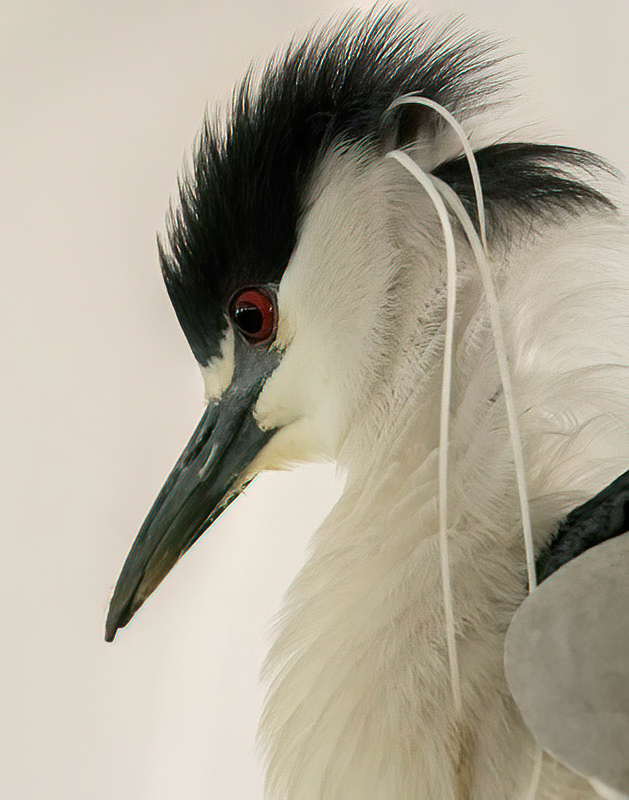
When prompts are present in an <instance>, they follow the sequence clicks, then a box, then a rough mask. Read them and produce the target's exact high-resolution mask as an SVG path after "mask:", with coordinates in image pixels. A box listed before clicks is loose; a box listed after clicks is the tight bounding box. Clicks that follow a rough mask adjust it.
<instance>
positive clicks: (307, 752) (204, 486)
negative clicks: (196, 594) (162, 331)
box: [107, 10, 629, 800]
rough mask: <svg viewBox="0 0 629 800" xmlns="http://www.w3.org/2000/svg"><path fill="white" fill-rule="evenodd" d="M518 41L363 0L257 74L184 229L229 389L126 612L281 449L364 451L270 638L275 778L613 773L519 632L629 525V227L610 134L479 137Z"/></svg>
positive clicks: (576, 787) (192, 313) (143, 547)
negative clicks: (555, 577) (552, 592)
mask: <svg viewBox="0 0 629 800" xmlns="http://www.w3.org/2000/svg"><path fill="white" fill-rule="evenodd" d="M497 64H498V60H497V57H496V55H495V53H494V49H493V47H492V45H491V44H490V43H489V42H488V40H486V39H485V38H483V37H479V36H466V35H463V34H461V33H460V32H458V31H457V30H456V29H455V28H453V27H449V28H446V29H441V30H437V29H436V28H434V27H431V26H430V25H429V24H419V25H417V24H415V23H412V22H408V21H406V20H405V18H404V16H403V14H401V13H400V12H398V11H395V10H393V11H392V10H385V11H384V12H372V13H370V14H367V15H354V16H350V17H348V18H345V20H343V21H342V23H341V24H340V25H339V26H338V27H331V28H328V29H324V30H323V31H322V32H319V33H314V34H312V35H310V36H308V37H307V38H306V39H305V40H304V41H303V42H302V43H296V44H293V45H292V46H291V47H290V48H289V50H288V51H287V52H286V54H285V55H283V56H279V57H277V58H276V59H274V60H273V61H271V63H270V64H269V65H268V66H267V67H266V69H265V70H264V71H263V72H262V75H261V76H260V78H259V80H256V79H255V77H254V75H253V73H251V74H249V75H248V76H247V77H246V78H245V80H244V82H243V83H242V85H241V86H240V88H239V89H238V90H237V91H236V93H235V95H234V99H233V103H232V107H231V111H230V113H229V115H228V118H227V121H226V123H225V124H224V125H221V124H220V123H219V122H214V121H212V122H208V123H207V124H206V126H205V127H204V129H203V131H202V134H201V136H200V139H199V142H198V148H197V152H196V158H195V162H194V169H193V172H192V174H191V175H189V176H188V177H186V178H184V180H183V181H182V186H181V200H180V205H179V208H178V210H176V211H175V212H174V214H173V216H172V219H171V224H170V235H169V244H168V246H164V247H163V248H162V250H161V259H162V266H163V272H164V277H165V280H166V285H167V288H168V292H169V295H170V298H171V300H172V302H173V305H174V307H175V310H176V313H177V316H178V318H179V321H180V323H181V326H182V328H183V330H184V333H185V335H186V337H187V339H188V342H189V343H190V346H191V348H192V351H193V353H194V355H195V357H196V359H197V361H198V362H199V364H200V365H201V370H202V373H203V377H204V380H205V385H206V390H207V397H208V407H207V410H206V412H205V414H204V416H203V418H202V420H201V422H200V423H199V426H198V428H197V429H196V431H195V432H194V434H193V436H192V439H191V440H190V443H189V444H188V446H187V447H186V449H185V451H184V453H183V454H182V456H181V458H180V460H179V461H178V462H177V464H176V466H175V468H174V470H173V472H172V474H171V476H170V477H169V479H168V481H167V482H166V485H165V486H164V488H163V490H162V492H161V493H160V495H159V497H158V498H157V500H156V502H155V504H154V506H153V508H152V509H151V511H150V513H149V515H148V518H147V520H146V522H145V523H144V526H143V527H142V530H141V531H140V534H139V535H138V538H137V540H136V542H135V544H134V546H133V548H132V550H131V553H130V554H129V557H128V559H127V562H126V564H125V566H124V569H123V571H122V574H121V576H120V579H119V581H118V585H117V587H116V590H115V594H114V597H113V599H112V602H111V608H110V613H109V617H108V621H107V638H108V639H109V640H111V639H113V638H114V636H115V634H116V631H117V629H118V628H119V627H122V626H124V625H126V624H127V623H128V622H129V620H130V619H131V617H132V616H133V614H134V613H135V612H136V611H137V609H138V608H139V607H140V606H141V605H142V603H143V602H144V601H145V600H146V598H147V597H148V596H149V595H150V594H151V592H152V591H153V590H154V589H155V588H156V587H157V585H158V584H159V583H160V581H161V580H162V579H163V578H164V577H165V575H166V574H167V573H168V571H169V570H170V569H171V568H172V567H173V565H174V564H175V563H176V561H177V560H178V559H179V558H180V557H181V555H182V554H183V553H184V552H185V551H186V550H187V549H188V548H189V547H190V546H191V545H192V544H193V542H194V541H195V540H196V539H198V537H199V536H201V534H202V533H203V532H204V531H205V530H206V528H207V527H208V526H209V525H211V523H212V522H213V521H214V520H215V519H216V518H217V517H218V515H219V514H220V513H221V512H222V511H223V510H224V509H225V508H226V507H227V506H228V504H229V503H231V502H232V500H234V498H235V497H237V495H238V493H239V492H241V491H242V490H243V488H244V487H245V486H246V485H247V483H248V482H249V481H250V480H251V479H252V478H253V477H254V476H255V475H256V474H257V473H258V472H260V471H261V470H264V469H276V468H281V467H285V466H289V465H291V464H294V463H296V462H301V461H307V460H312V459H335V460H337V461H339V462H340V463H341V464H342V465H343V466H344V468H345V469H346V471H347V484H346V488H345V492H344V494H343V496H342V498H341V499H340V501H339V502H338V504H337V505H336V507H335V508H334V510H333V511H332V513H331V514H330V516H329V517H328V518H327V520H326V521H325V522H324V524H323V525H322V527H321V528H320V530H319V531H318V532H317V534H316V535H315V537H314V541H313V544H312V550H311V553H310V558H309V560H308V562H307V564H306V566H305V567H304V569H303V570H302V572H301V574H300V575H299V576H298V578H297V579H296V580H295V582H294V584H293V586H292V588H291V589H290V591H289V594H288V597H287V600H286V604H285V609H284V612H283V619H282V623H281V626H280V631H279V635H278V638H277V641H276V644H275V645H274V647H273V649H272V651H271V654H270V656H269V661H268V667H267V669H268V676H269V680H270V694H269V698H268V702H267V706H266V711H265V714H264V718H263V722H262V734H263V738H264V741H265V743H266V747H267V754H268V763H269V766H268V791H269V796H270V797H273V798H284V800H315V798H316V799H317V800H333V799H334V800H340V799H341V798H342V799H343V800H420V798H422V799H423V800H507V799H509V800H511V799H512V798H513V799H514V800H516V799H519V798H522V800H524V798H526V797H530V798H532V797H535V796H536V797H539V798H566V799H569V800H577V798H588V797H593V796H594V794H593V789H592V787H591V785H590V783H588V781H586V780H585V779H583V778H581V777H579V776H578V775H577V774H575V772H574V771H572V770H570V769H567V768H566V767H564V766H562V765H560V764H559V763H557V762H556V761H555V760H554V759H553V758H552V757H551V756H549V755H548V754H546V755H545V756H544V757H543V759H542V758H541V756H540V752H541V751H540V750H539V748H538V746H537V745H536V744H535V743H534V740H533V739H532V737H531V735H530V733H529V732H528V730H527V728H526V726H525V724H524V723H523V721H522V718H521V716H520V713H519V711H518V710H517V708H516V705H515V703H514V701H513V698H512V695H511V693H510V691H509V689H508V687H507V684H506V681H505V673H504V666H503V649H504V641H505V633H506V631H507V628H508V627H509V623H510V621H511V618H512V616H513V614H514V612H515V611H516V609H517V608H518V607H519V606H520V605H521V604H522V602H523V600H524V598H525V596H526V594H527V584H528V586H530V587H531V588H532V587H533V586H534V584H535V569H534V553H537V554H539V552H540V551H543V552H542V556H541V561H539V560H538V564H540V565H541V568H542V569H543V570H545V571H546V572H550V571H552V570H553V569H555V568H556V567H557V566H561V565H562V564H563V563H565V562H566V561H570V560H571V558H572V557H573V556H574V555H578V553H579V552H580V551H582V550H584V549H585V548H586V547H588V546H590V545H591V544H594V543H596V542H597V541H600V540H601V539H605V538H608V537H610V536H612V535H613V534H617V533H620V532H622V530H624V524H625V523H624V516H623V515H621V517H622V519H620V520H619V519H618V514H616V517H614V518H613V519H612V517H613V516H614V515H613V514H612V513H611V512H610V508H611V507H612V506H613V508H617V506H618V502H617V497H618V492H617V491H616V489H617V488H618V486H617V485H616V484H613V481H614V480H615V479H616V478H617V477H618V476H619V475H620V474H621V473H623V472H624V471H625V469H626V467H627V454H628V453H629V403H627V398H628V397H629V369H628V367H629V313H628V311H627V309H628V303H629V300H628V298H629V272H628V271H627V269H626V268H625V266H624V265H623V258H622V257H623V252H624V251H625V250H626V246H625V245H626V243H625V242H624V231H623V229H622V226H621V223H620V222H619V220H618V216H617V214H616V212H615V210H614V207H613V205H612V204H611V203H610V202H609V201H608V200H607V199H606V198H605V197H604V196H603V195H602V194H600V193H599V191H597V190H596V189H595V188H592V186H591V185H590V184H589V183H588V181H589V180H590V179H594V178H595V177H596V174H597V173H599V172H601V170H604V165H603V164H602V163H601V162H600V161H599V160H598V159H596V158H595V157H594V156H592V155H590V154H588V153H584V152H581V151H577V150H573V149H568V148H563V147H558V146H548V145H539V144H528V143H518V142H508V141H502V142H500V143H487V142H485V143H483V142H482V141H480V145H483V146H482V147H480V148H479V143H478V142H476V138H475V135H476V133H477V132H478V131H479V130H482V126H481V121H480V120H481V116H482V114H483V113H485V112H487V111H488V110H492V109H494V110H495V107H496V102H497V101H496V99H495V92H496V90H497V89H498V88H499V87H500V86H501V78H500V77H499V74H498V72H497ZM459 123H462V124H463V125H464V126H465V128H466V130H467V131H468V132H469V133H472V134H474V141H475V145H476V147H477V149H476V152H475V157H474V156H472V155H471V148H470V145H469V140H468V139H467V138H466V136H465V135H464V134H463V133H462V129H461V128H460V125H459ZM462 151H465V157H464V156H462V155H461V153H462ZM478 176H479V178H480V180H479V179H478ZM610 484H611V485H612V488H611V489H609V490H607V493H605V492H604V493H603V495H601V496H600V497H599V498H597V499H596V500H595V501H594V502H593V505H592V503H590V504H589V505H588V504H587V501H590V500H591V499H592V498H593V497H595V495H597V493H599V492H601V491H602V490H605V487H608V485H610ZM614 487H616V488H614ZM623 487H624V484H623ZM623 491H624V488H623ZM584 504H585V505H584ZM614 504H615V505H614ZM581 506H582V509H583V510H582V511H579V512H578V513H577V516H578V514H579V513H580V514H581V516H580V517H579V521H578V524H575V517H574V516H571V517H567V519H566V515H567V514H568V512H570V511H571V510H573V509H575V508H577V507H581ZM562 520H564V522H563V524H562V527H561V528H560V529H559V534H558V535H555V534H556V533H557V530H558V525H559V523H560V522H561V521H562ZM549 541H550V542H551V544H550V546H547V545H548V542H549ZM545 548H546V549H545ZM571 563H575V562H571ZM560 572H561V571H560ZM533 596H535V595H533ZM528 602H529V601H527V603H528ZM524 607H526V603H525V604H524ZM549 749H551V750H552V747H551V748H549Z"/></svg>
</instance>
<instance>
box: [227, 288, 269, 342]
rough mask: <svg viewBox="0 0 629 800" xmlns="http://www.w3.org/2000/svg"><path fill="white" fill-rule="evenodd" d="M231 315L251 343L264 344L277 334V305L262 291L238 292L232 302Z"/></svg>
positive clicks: (245, 290) (247, 290)
mask: <svg viewBox="0 0 629 800" xmlns="http://www.w3.org/2000/svg"><path fill="white" fill-rule="evenodd" d="M230 313H231V316H232V319H233V320H234V323H235V324H236V326H237V327H238V329H239V330H240V331H241V332H242V333H243V334H244V335H245V336H246V337H247V339H249V341H250V342H264V341H265V340H267V339H270V338H271V337H272V336H273V335H274V333H275V317H276V314H275V304H274V303H273V299H272V298H271V297H270V295H268V294H267V293H266V292H265V291H263V290H262V289H244V290H243V291H241V292H238V293H237V294H236V295H235V296H234V298H233V300H232V301H231V304H230Z"/></svg>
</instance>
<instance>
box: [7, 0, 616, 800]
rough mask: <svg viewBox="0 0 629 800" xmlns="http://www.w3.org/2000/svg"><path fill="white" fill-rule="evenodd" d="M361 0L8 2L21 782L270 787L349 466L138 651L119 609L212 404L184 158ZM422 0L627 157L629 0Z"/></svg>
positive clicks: (285, 511)
mask: <svg viewBox="0 0 629 800" xmlns="http://www.w3.org/2000/svg"><path fill="white" fill-rule="evenodd" d="M353 5H360V3H359V4H353ZM363 5H365V6H366V5H368V4H363ZM349 7H350V4H345V3H343V4H339V3H334V2H323V1H322V0H319V1H318V2H317V1H316V0H310V2H308V1H307V0H299V1H298V2H289V1H288V0H274V2H264V3H263V2H260V0H246V2H239V3H237V4H234V3H229V2H226V0H219V1H218V2H216V1H215V2H201V1H200V0H176V1H175V0H156V2H152V3H151V2H147V1H146V0H145V1H144V2H142V1H141V0H107V1H105V0H101V1H100V2H95V1H92V2H79V1H78V0H76V1H75V2H72V1H71V0H58V1H57V2H44V0H1V2H0V12H1V18H0V40H1V46H0V59H2V65H1V67H0V82H1V83H2V89H1V90H0V91H1V93H0V97H1V102H2V110H1V112H0V137H1V145H0V154H1V155H0V158H1V159H2V164H1V167H0V182H1V185H2V192H1V195H0V196H1V203H2V208H1V210H0V225H1V237H0V243H1V249H0V258H1V263H2V301H3V302H2V335H1V338H0V343H1V351H2V363H1V376H2V400H1V402H2V411H3V415H2V444H1V450H0V452H1V455H2V464H3V472H2V478H1V481H0V488H1V491H2V557H1V559H0V572H1V574H0V596H1V601H2V614H1V616H0V636H1V638H0V641H1V642H2V651H1V654H0V680H1V690H0V720H1V727H2V734H1V735H2V740H1V741H0V797H2V798H3V800H85V799H86V798H96V799H97V800H101V798H102V799H103V800H109V799H111V800H114V799H115V800H161V799H162V798H163V799H164V800H166V799H168V800H172V798H176V799H177V800H201V798H212V799H213V800H214V799H215V800H241V799H242V800H256V799H257V798H260V797H261V793H262V789H261V772H260V768H259V766H258V764H257V761H256V760H255V757H254V755H253V739H254V733H255V726H256V718H257V714H258V708H259V704H260V702H261V693H260V691H259V690H258V688H257V685H256V675H257V672H258V670H259V667H260V664H261V661H262V658H263V654H264V652H265V648H266V643H265V632H266V631H268V627H269V620H270V619H271V617H272V615H273V613H274V612H275V611H276V610H277V608H278V606H279V603H280V598H281V595H282V592H283V591H284V589H285V587H286V586H287V584H288V582H289V581H290V579H291V576H292V575H293V574H294V573H295V571H296V570H297V568H298V566H299V563H300V562H301V559H302V558H303V552H304V546H305V541H306V539H307V536H308V534H309V533H310V532H311V531H312V530H313V529H314V528H315V527H316V525H317V522H318V521H319V520H320V519H321V518H322V517H323V516H324V515H325V513H326V511H327V509H329V508H330V506H331V504H332V503H333V501H334V498H335V497H336V495H337V493H338V491H339V490H340V485H341V482H340V480H338V479H336V480H335V477H334V470H333V468H331V467H321V466H319V467H314V468H310V469H307V470H302V471H298V472H297V473H292V474H290V475H281V476H279V477H278V476H270V477H267V476H264V477H263V478H261V479H259V480H258V481H257V482H256V484H254V486H252V487H251V489H250V491H248V493H247V496H246V497H245V498H241V499H240V500H239V501H238V503H237V504H235V505H234V506H232V508H231V509H230V510H229V512H227V513H226V514H225V515H224V516H223V517H222V518H221V520H220V522H219V523H218V524H217V525H216V526H215V528H214V529H213V531H212V533H211V534H210V535H208V536H206V537H204V538H203V539H202V540H201V541H200V542H199V544H198V545H196V546H195V547H194V550H193V551H192V552H191V553H190V554H189V555H188V556H187V557H186V558H185V559H184V560H183V561H182V562H181V564H180V565H179V566H178V567H177V569H176V570H175V571H174V572H173V573H172V575H171V576H170V577H169V578H168V580H167V581H166V582H165V584H164V585H163V586H162V587H160V589H159V591H158V592H157V593H156V595H154V596H153V597H152V598H151V600H150V602H148V603H147V605H146V607H145V608H143V609H142V611H141V613H140V614H139V615H138V617H137V618H136V619H135V620H134V622H133V623H132V625H131V626H130V627H129V628H127V629H125V630H124V631H122V632H121V633H120V634H119V636H118V639H117V641H116V643H115V644H114V645H106V644H105V643H104V642H103V639H102V634H103V622H104V617H105V613H106V607H107V601H108V599H109V595H110V592H111V589H112V586H113V583H114V581H115V579H116V577H117V574H118V571H119V569H120V566H121V565H122V561H123V559H124V556H125V554H126V552H127V550H128V548H129V546H130V544H131V542H132V540H133V538H134V536H135V533H136V531H137V528H138V526H139V525H140V523H141V522H142V519H143V517H144V515H145V513H146V511H147V510H148V508H149V506H150V504H151V502H152V500H153V498H154V496H155V494H156V492H157V491H158V489H159V488H160V486H161V484H162V482H163V480H164V478H165V477H166V475H167V473H168V471H169V469H170V467H171V466H172V464H173V463H174V461H175V459H176V457H177V455H178V453H179V451H180V449H181V447H182V446H183V444H184V443H185V441H186V440H187V438H188V436H189V434H190V433H191V431H192V429H193V426H194V425H195V423H196V421H197V418H198V416H199V415H200V413H201V411H202V386H201V381H200V378H199V376H198V372H197V369H196V366H195V364H194V362H193V359H192V357H191V355H190V354H189V352H188V349H187V346H186V344H185V341H184V339H183V336H182V335H181V333H180V331H179V329H178V327H177V324H176V321H175V318H174V315H173V313H172V311H171V309H170V307H169V305H168V301H167V299H166V295H165V291H164V289H163V287H162V284H161V278H160V275H159V270H158V267H157V258H156V247H155V231H156V230H157V229H161V228H162V227H163V215H164V211H165V208H166V206H167V202H168V198H169V196H170V195H172V193H173V191H174V189H175V186H176V175H177V172H178V170H179V168H180V165H181V163H182V158H183V154H184V152H185V151H188V152H189V151H190V147H191V144H192V141H193V138H194V135H195V132H196V131H197V129H198V126H199V123H200V120H201V117H202V114H203V111H204V108H205V106H206V103H210V105H213V104H214V103H215V102H216V101H217V100H218V101H223V102H224V101H226V100H227V98H228V97H229V93H230V90H231V87H232V86H233V84H234V82H235V81H236V80H238V79H239V78H240V77H241V76H242V74H243V72H244V70H245V69H246V67H247V65H248V64H249V62H250V61H251V60H252V59H257V60H263V59H264V58H265V57H267V56H268V55H269V54H270V53H271V51H272V50H273V49H274V48H276V47H277V46H280V45H282V44H284V43H286V41H287V39H288V38H289V37H290V36H291V35H292V34H293V33H294V32H295V31H304V30H305V29H306V28H307V27H308V25H309V24H310V23H312V22H314V21H315V20H316V19H317V18H326V17H328V16H329V15H330V13H331V12H334V11H336V10H339V9H340V10H342V9H346V8H349ZM423 8H424V9H425V11H426V12H428V13H435V12H438V13H441V14H444V15H452V14H458V13H466V14H467V15H468V18H469V24H470V26H471V27H474V28H479V29H484V30H489V31H493V32H495V33H496V34H497V35H498V36H499V37H500V38H502V39H505V40H507V41H508V42H509V44H508V45H507V49H508V50H509V51H511V52H517V53H520V54H521V55H520V56H519V57H518V59H517V60H516V63H517V64H518V65H519V67H520V71H521V72H523V73H524V74H525V75H527V76H528V77H526V79H524V80H523V81H521V82H520V83H519V84H518V90H519V92H520V93H521V94H522V96H523V99H524V102H525V105H528V109H529V111H528V116H525V115H522V116H521V117H520V120H521V122H522V121H524V120H525V119H529V118H530V119H532V120H534V121H536V122H539V121H542V120H543V121H545V130H546V132H547V134H548V139H549V140H552V141H555V142H563V143H566V144H571V145H575V146H581V147H585V148H588V149H592V150H594V151H596V152H598V153H600V154H601V155H603V156H606V157H608V158H610V159H611V160H612V161H614V162H615V163H616V164H617V165H618V166H619V167H620V168H621V169H623V170H624V171H625V172H629V158H628V157H627V151H626V144H627V134H626V131H627V122H628V119H627V108H628V106H629V104H628V100H629V97H628V92H627V75H629V59H628V56H627V47H626V43H627V39H628V35H629V4H628V3H627V0H601V2H597V3H592V2H589V1H588V2H586V1H585V0H581V2H578V0H526V1H525V0H510V2H507V1H506V0H502V2H500V1H499V0H458V2H457V1H455V0H442V2H440V1H439V0H427V2H425V3H424V4H423ZM520 130H521V136H522V137H527V136H529V135H533V134H532V133H531V131H532V130H533V129H529V128H527V127H526V126H524V125H523V124H521V127H520ZM536 130H538V128H536Z"/></svg>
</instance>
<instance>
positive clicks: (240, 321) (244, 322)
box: [235, 306, 264, 334]
mask: <svg viewBox="0 0 629 800" xmlns="http://www.w3.org/2000/svg"><path fill="white" fill-rule="evenodd" d="M235 316H236V324H237V325H238V327H239V328H240V329H241V330H242V331H244V332H245V333H251V334H254V333H258V331H259V330H260V328H261V327H262V323H263V322H264V319H263V317H262V312H261V311H260V309H259V308H256V307H255V306H241V307H240V308H237V309H236V314H235Z"/></svg>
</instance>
